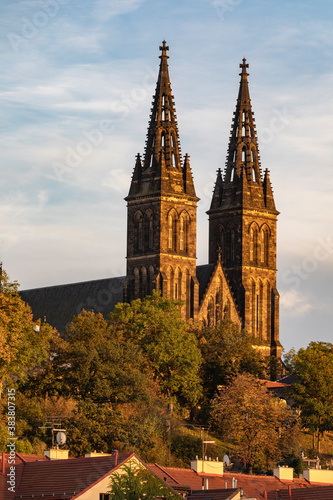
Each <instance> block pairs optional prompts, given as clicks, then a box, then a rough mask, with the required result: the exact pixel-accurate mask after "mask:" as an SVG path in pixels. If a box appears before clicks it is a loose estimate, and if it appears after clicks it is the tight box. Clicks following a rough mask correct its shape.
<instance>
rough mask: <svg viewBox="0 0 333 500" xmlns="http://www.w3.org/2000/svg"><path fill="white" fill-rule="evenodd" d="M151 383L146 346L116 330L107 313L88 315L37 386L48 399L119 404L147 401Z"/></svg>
mask: <svg viewBox="0 0 333 500" xmlns="http://www.w3.org/2000/svg"><path fill="white" fill-rule="evenodd" d="M150 379H151V373H150V370H149V367H148V365H147V362H146V359H145V357H144V355H143V353H142V351H141V349H140V347H139V346H138V345H136V344H134V343H133V342H131V341H129V340H128V341H125V340H124V339H123V338H122V335H121V332H115V331H114V330H112V329H111V328H110V327H109V325H108V323H107V321H106V320H105V319H104V318H103V316H102V314H100V313H98V314H97V313H94V312H92V311H85V310H83V311H82V312H81V313H80V314H79V315H78V316H76V317H75V318H73V320H72V322H71V324H70V325H69V326H68V328H67V329H66V331H65V333H64V338H63V339H61V341H60V342H59V343H58V346H57V353H56V355H55V356H54V357H53V359H52V361H51V363H50V365H49V366H48V367H47V369H46V370H45V372H43V373H41V374H40V375H39V376H38V377H37V383H35V386H36V385H37V386H38V387H39V390H40V391H42V393H44V394H45V393H46V392H47V393H48V394H49V395H51V394H55V395H62V396H65V397H71V398H74V399H76V400H77V401H82V400H90V401H92V402H95V403H112V404H114V405H117V404H118V403H129V402H132V401H136V400H141V399H142V398H143V399H144V398H145V396H146V393H147V391H148V387H149V386H150V384H151V381H150Z"/></svg>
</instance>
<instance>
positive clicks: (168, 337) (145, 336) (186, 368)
mask: <svg viewBox="0 0 333 500" xmlns="http://www.w3.org/2000/svg"><path fill="white" fill-rule="evenodd" d="M180 305H181V303H180V302H178V301H174V300H171V299H168V298H162V297H160V296H159V295H158V294H157V293H156V292H154V294H153V295H152V296H148V297H145V298H144V299H143V300H140V299H137V300H134V301H133V302H131V303H130V304H117V305H116V307H115V310H114V312H113V313H111V315H110V323H111V325H112V327H113V329H114V331H116V332H121V333H122V335H123V336H124V338H125V339H126V340H127V341H132V342H138V344H139V345H140V347H141V349H142V351H143V353H144V354H145V355H146V356H147V359H148V361H149V365H150V367H151V368H152V370H153V373H154V378H155V380H156V381H157V382H158V384H159V386H160V388H161V391H162V393H163V394H164V395H166V396H167V397H168V398H175V397H178V399H179V400H182V401H186V402H188V403H190V404H192V405H193V404H195V403H196V402H197V401H198V399H199V397H200V395H201V385H200V378H199V375H198V372H199V366H200V363H201V355H200V350H199V348H198V347H197V339H196V337H195V335H194V334H193V333H192V332H190V331H189V328H188V325H187V323H186V322H185V321H183V320H182V318H181V315H180Z"/></svg>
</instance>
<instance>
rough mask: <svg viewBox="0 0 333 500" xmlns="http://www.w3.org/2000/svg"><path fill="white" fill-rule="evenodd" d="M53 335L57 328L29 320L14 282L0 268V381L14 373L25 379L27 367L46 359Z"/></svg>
mask: <svg viewBox="0 0 333 500" xmlns="http://www.w3.org/2000/svg"><path fill="white" fill-rule="evenodd" d="M36 326H37V327H38V328H39V331H38V330H37V328H36ZM55 336H57V332H56V330H54V329H53V328H52V327H51V326H50V325H48V324H45V323H44V324H42V326H40V321H38V322H34V321H33V317H32V312H31V309H30V307H29V306H28V304H26V303H25V302H23V300H22V299H21V297H20V295H19V293H18V284H17V283H16V282H14V283H11V282H10V281H9V278H8V275H7V274H6V272H5V271H1V274H0V382H2V384H3V383H5V382H10V381H11V378H12V377H13V376H14V375H15V376H16V377H19V378H20V379H21V380H23V379H26V378H27V375H28V372H29V371H31V370H32V369H35V368H36V367H38V366H40V365H41V364H42V363H43V362H44V361H45V360H47V359H48V356H49V348H50V342H51V341H52V339H53V337H55ZM0 389H1V388H0Z"/></svg>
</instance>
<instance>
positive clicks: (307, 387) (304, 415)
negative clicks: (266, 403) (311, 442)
mask: <svg viewBox="0 0 333 500" xmlns="http://www.w3.org/2000/svg"><path fill="white" fill-rule="evenodd" d="M287 359H288V362H289V366H290V368H291V371H292V373H293V374H294V376H295V383H294V384H293V385H292V389H291V392H292V396H293V398H294V400H295V402H296V404H297V405H298V406H299V408H300V410H301V420H302V423H303V426H305V427H307V428H309V429H310V430H312V431H313V432H316V434H317V451H318V452H319V451H320V438H321V436H322V435H323V433H324V432H325V431H328V430H332V429H333V344H330V343H326V342H311V343H310V344H309V346H308V347H307V348H306V349H303V348H301V349H300V350H299V351H298V353H297V354H296V353H295V351H292V352H291V353H289V354H288V356H287Z"/></svg>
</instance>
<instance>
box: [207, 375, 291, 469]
mask: <svg viewBox="0 0 333 500" xmlns="http://www.w3.org/2000/svg"><path fill="white" fill-rule="evenodd" d="M212 421H213V425H214V428H215V429H216V430H217V431H218V432H219V433H221V435H222V436H224V438H225V439H227V440H230V439H231V440H232V443H233V446H234V447H235V450H236V454H237V456H238V457H239V458H241V459H243V460H244V461H246V463H247V465H248V466H249V469H250V471H251V470H252V467H253V466H265V465H267V464H268V463H269V461H270V460H272V461H273V463H274V462H275V463H276V461H278V460H279V458H280V453H281V452H280V450H281V438H280V436H282V435H283V429H285V428H286V427H288V426H290V424H291V421H292V416H291V413H290V411H289V410H288V409H287V407H286V405H285V404H284V403H283V402H281V400H280V399H278V398H273V397H271V396H270V394H269V393H268V391H267V389H266V387H265V385H264V384H261V383H260V382H259V381H258V380H257V379H255V378H254V377H253V376H252V375H249V374H243V375H238V376H236V377H235V378H233V379H232V381H231V382H230V384H229V385H227V386H225V387H223V388H222V389H221V390H220V392H219V395H218V396H217V397H216V398H215V400H214V401H213V411H212Z"/></svg>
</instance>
